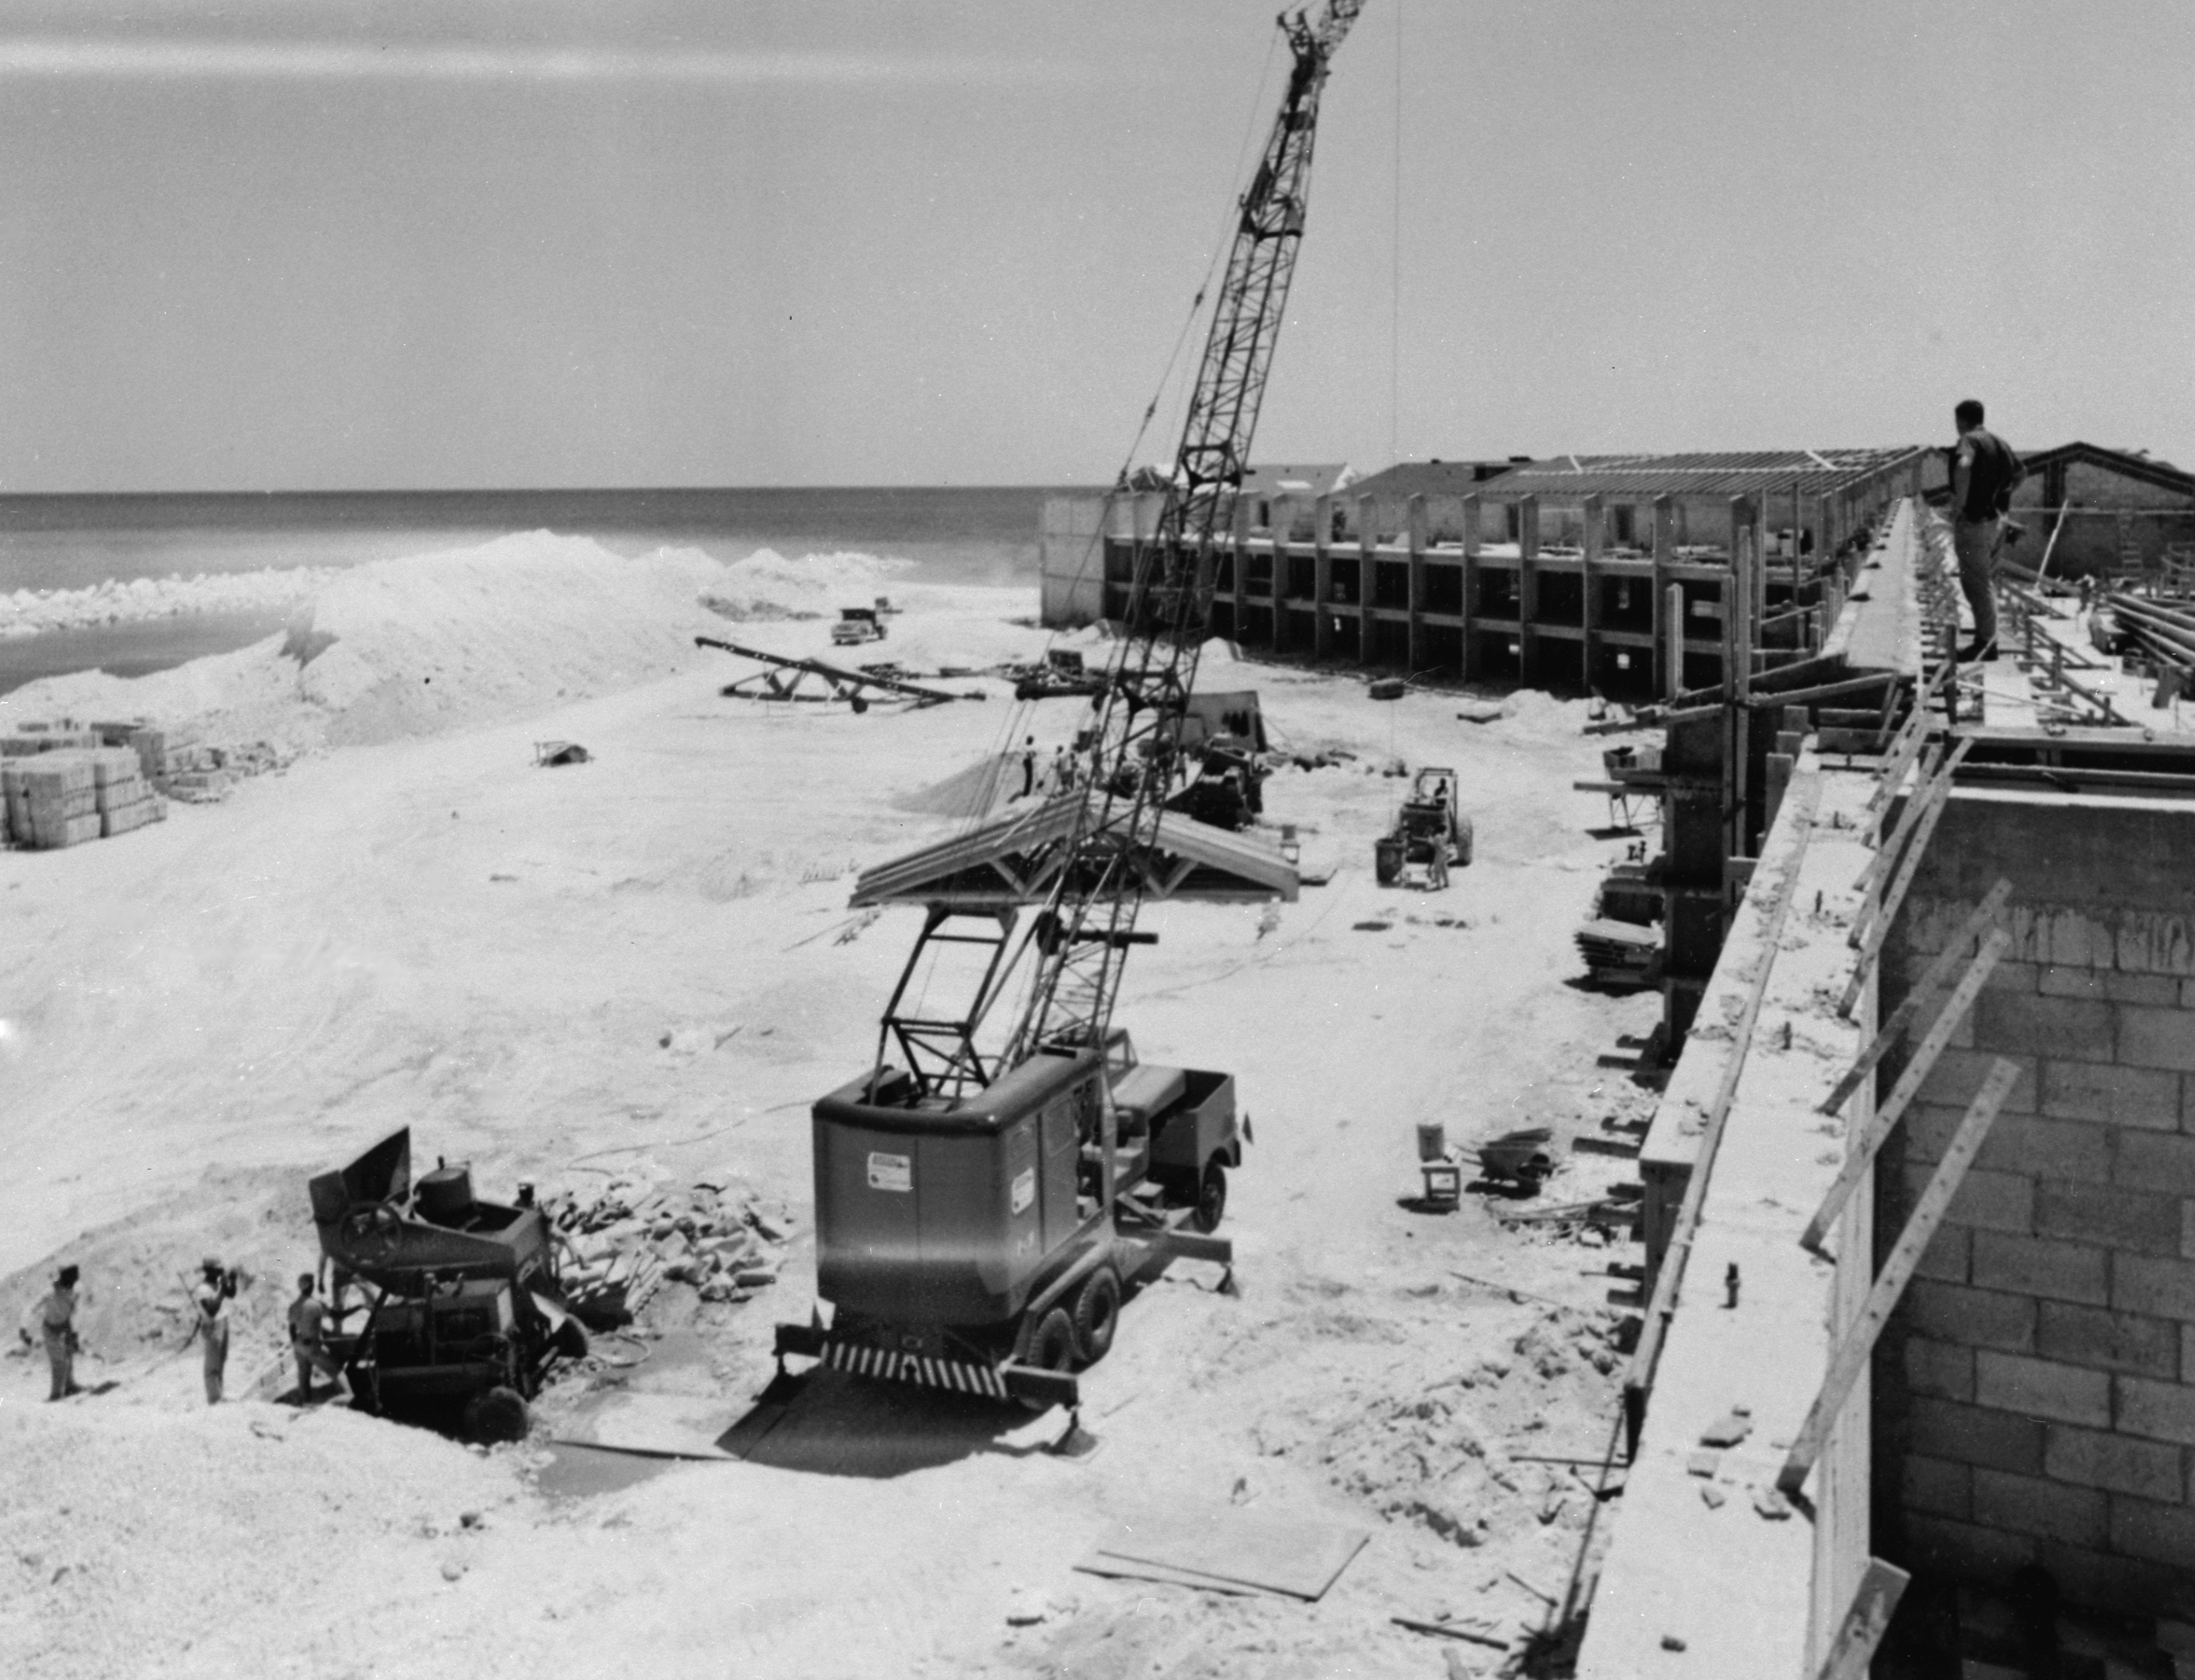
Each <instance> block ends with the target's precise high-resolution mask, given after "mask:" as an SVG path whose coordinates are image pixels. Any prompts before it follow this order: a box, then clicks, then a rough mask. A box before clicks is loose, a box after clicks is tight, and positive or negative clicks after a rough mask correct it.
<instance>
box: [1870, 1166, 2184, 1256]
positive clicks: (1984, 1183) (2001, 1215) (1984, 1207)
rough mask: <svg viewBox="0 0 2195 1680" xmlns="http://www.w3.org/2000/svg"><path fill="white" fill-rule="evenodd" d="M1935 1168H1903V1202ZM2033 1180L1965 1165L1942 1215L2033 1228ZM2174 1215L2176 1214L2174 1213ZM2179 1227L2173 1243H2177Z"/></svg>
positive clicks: (1998, 1227)
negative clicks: (1964, 1175)
mask: <svg viewBox="0 0 2195 1680" xmlns="http://www.w3.org/2000/svg"><path fill="white" fill-rule="evenodd" d="M1934 1176H1935V1175H1934V1169H1933V1167H1929V1166H1925V1165H1923V1166H1908V1167H1907V1168H1906V1169H1905V1205H1906V1206H1907V1207H1909V1208H1910V1207H1911V1206H1912V1205H1913V1204H1914V1203H1915V1202H1916V1201H1918V1200H1920V1198H1921V1192H1922V1191H1924V1190H1926V1189H1927V1188H1928V1181H1929V1179H1930V1178H1932V1177H1934ZM2035 1188H2036V1186H2035V1181H2034V1180H2033V1179H2032V1178H2030V1177H2027V1176H2026V1175H2025V1174H2024V1173H2017V1172H1992V1171H1990V1170H1989V1169H1988V1168H1987V1167H1979V1166H1974V1167H1968V1168H1967V1175H1966V1177H1963V1178H1962V1179H1961V1180H1960V1181H1959V1188H1957V1189H1956V1190H1955V1191H1953V1192H1952V1194H1951V1205H1950V1208H1949V1209H1948V1210H1947V1211H1946V1212H1945V1213H1944V1217H1945V1218H1946V1219H1948V1220H1949V1221H1950V1223H1953V1224H1955V1225H1965V1226H1969V1227H1971V1228H1973V1229H1975V1230H1979V1231H2022V1232H2025V1231H2031V1230H2033V1229H2034V1228H2035ZM2175 1219H2176V1216H2175ZM2178 1240H2179V1236H2178V1231H2177V1229H2176V1227H2175V1232H2174V1245H2175V1247H2176V1246H2178Z"/></svg>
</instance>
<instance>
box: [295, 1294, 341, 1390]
mask: <svg viewBox="0 0 2195 1680" xmlns="http://www.w3.org/2000/svg"><path fill="white" fill-rule="evenodd" d="M327 1338H328V1309H327V1304H326V1303H325V1302H323V1301H322V1300H321V1299H320V1297H319V1296H318V1295H316V1294H315V1293H314V1282H313V1274H311V1273H310V1272H300V1273H298V1274H297V1299H296V1300H294V1301H292V1302H291V1303H290V1350H291V1352H292V1353H294V1354H295V1355H297V1404H298V1405H300V1406H309V1405H311V1404H312V1402H313V1373H314V1372H315V1371H317V1372H320V1374H321V1375H322V1376H324V1377H326V1378H327V1379H328V1383H329V1385H330V1387H331V1388H332V1387H336V1386H338V1385H339V1384H341V1382H342V1378H343V1367H342V1366H339V1365H337V1363H336V1361H335V1356H334V1355H331V1353H329V1352H328V1349H327Z"/></svg>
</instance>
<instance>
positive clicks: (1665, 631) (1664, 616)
mask: <svg viewBox="0 0 2195 1680" xmlns="http://www.w3.org/2000/svg"><path fill="white" fill-rule="evenodd" d="M1676 546H1677V498H1675V497H1674V496H1670V495H1667V494H1664V495H1661V496H1656V498H1654V584H1653V589H1654V612H1655V615H1656V616H1655V619H1654V657H1655V659H1656V661H1657V665H1656V670H1655V672H1654V688H1655V692H1656V693H1661V694H1670V695H1674V694H1675V693H1676V692H1677V691H1678V690H1679V689H1680V688H1683V687H1684V686H1685V592H1684V590H1682V589H1681V588H1680V587H1679V586H1678V585H1677V584H1672V583H1671V582H1670V581H1669V561H1671V560H1672V559H1673V558H1674V553H1675V549H1676ZM1672 649H1674V652H1672V651H1671V650H1672Z"/></svg>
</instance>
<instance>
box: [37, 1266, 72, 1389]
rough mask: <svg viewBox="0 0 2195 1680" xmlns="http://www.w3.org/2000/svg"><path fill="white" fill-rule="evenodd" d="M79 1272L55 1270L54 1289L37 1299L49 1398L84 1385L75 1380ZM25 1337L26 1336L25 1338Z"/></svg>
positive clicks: (66, 1267) (65, 1269)
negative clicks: (50, 1375)
mask: <svg viewBox="0 0 2195 1680" xmlns="http://www.w3.org/2000/svg"><path fill="white" fill-rule="evenodd" d="M79 1275H80V1274H79V1273H78V1270H77V1269H76V1268H75V1267H73V1266H64V1267H62V1268H61V1269H60V1270H59V1271H58V1272H56V1273H55V1274H54V1287H53V1292H52V1293H51V1294H49V1295H48V1296H47V1297H46V1298H45V1299H44V1300H43V1301H41V1302H40V1303H38V1329H39V1332H40V1333H41V1335H42V1337H43V1339H44V1342H45V1344H46V1365H47V1367H48V1368H49V1370H50V1371H51V1372H53V1386H52V1389H50V1391H49V1393H48V1394H47V1395H46V1398H47V1399H48V1400H49V1401H53V1400H66V1399H67V1398H68V1397H69V1396H70V1395H72V1394H81V1393H83V1392H84V1391H83V1389H79V1388H78V1386H77V1382H76V1355H77V1349H78V1346H79V1343H78V1340H77V1334H76V1280H77V1279H78V1276H79ZM26 1339H27V1338H26Z"/></svg>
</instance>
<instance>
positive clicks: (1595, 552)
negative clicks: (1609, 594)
mask: <svg viewBox="0 0 2195 1680" xmlns="http://www.w3.org/2000/svg"><path fill="white" fill-rule="evenodd" d="M1581 511H1582V514H1583V516H1584V521H1585V530H1584V532H1583V534H1582V535H1581V537H1580V538H1579V541H1578V549H1579V552H1580V554H1581V555H1582V558H1581V560H1580V561H1579V562H1578V574H1579V576H1578V622H1579V623H1580V624H1581V625H1583V626H1584V634H1583V636H1582V637H1581V640H1580V643H1579V651H1578V676H1579V678H1580V680H1581V681H1582V682H1584V684H1585V690H1586V693H1588V694H1590V693H1593V649H1594V648H1595V647H1597V646H1598V645H1599V637H1598V636H1595V635H1594V633H1593V631H1594V628H1595V626H1596V624H1598V622H1599V618H1600V602H1599V601H1598V600H1597V599H1596V598H1595V595H1594V591H1595V590H1596V589H1597V588H1598V587H1599V582H1600V532H1601V523H1602V521H1603V519H1604V516H1605V515H1606V511H1607V510H1606V509H1604V507H1603V506H1602V504H1601V499H1600V498H1599V497H1598V496H1588V497H1587V498H1585V504H1584V507H1583V509H1581Z"/></svg>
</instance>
